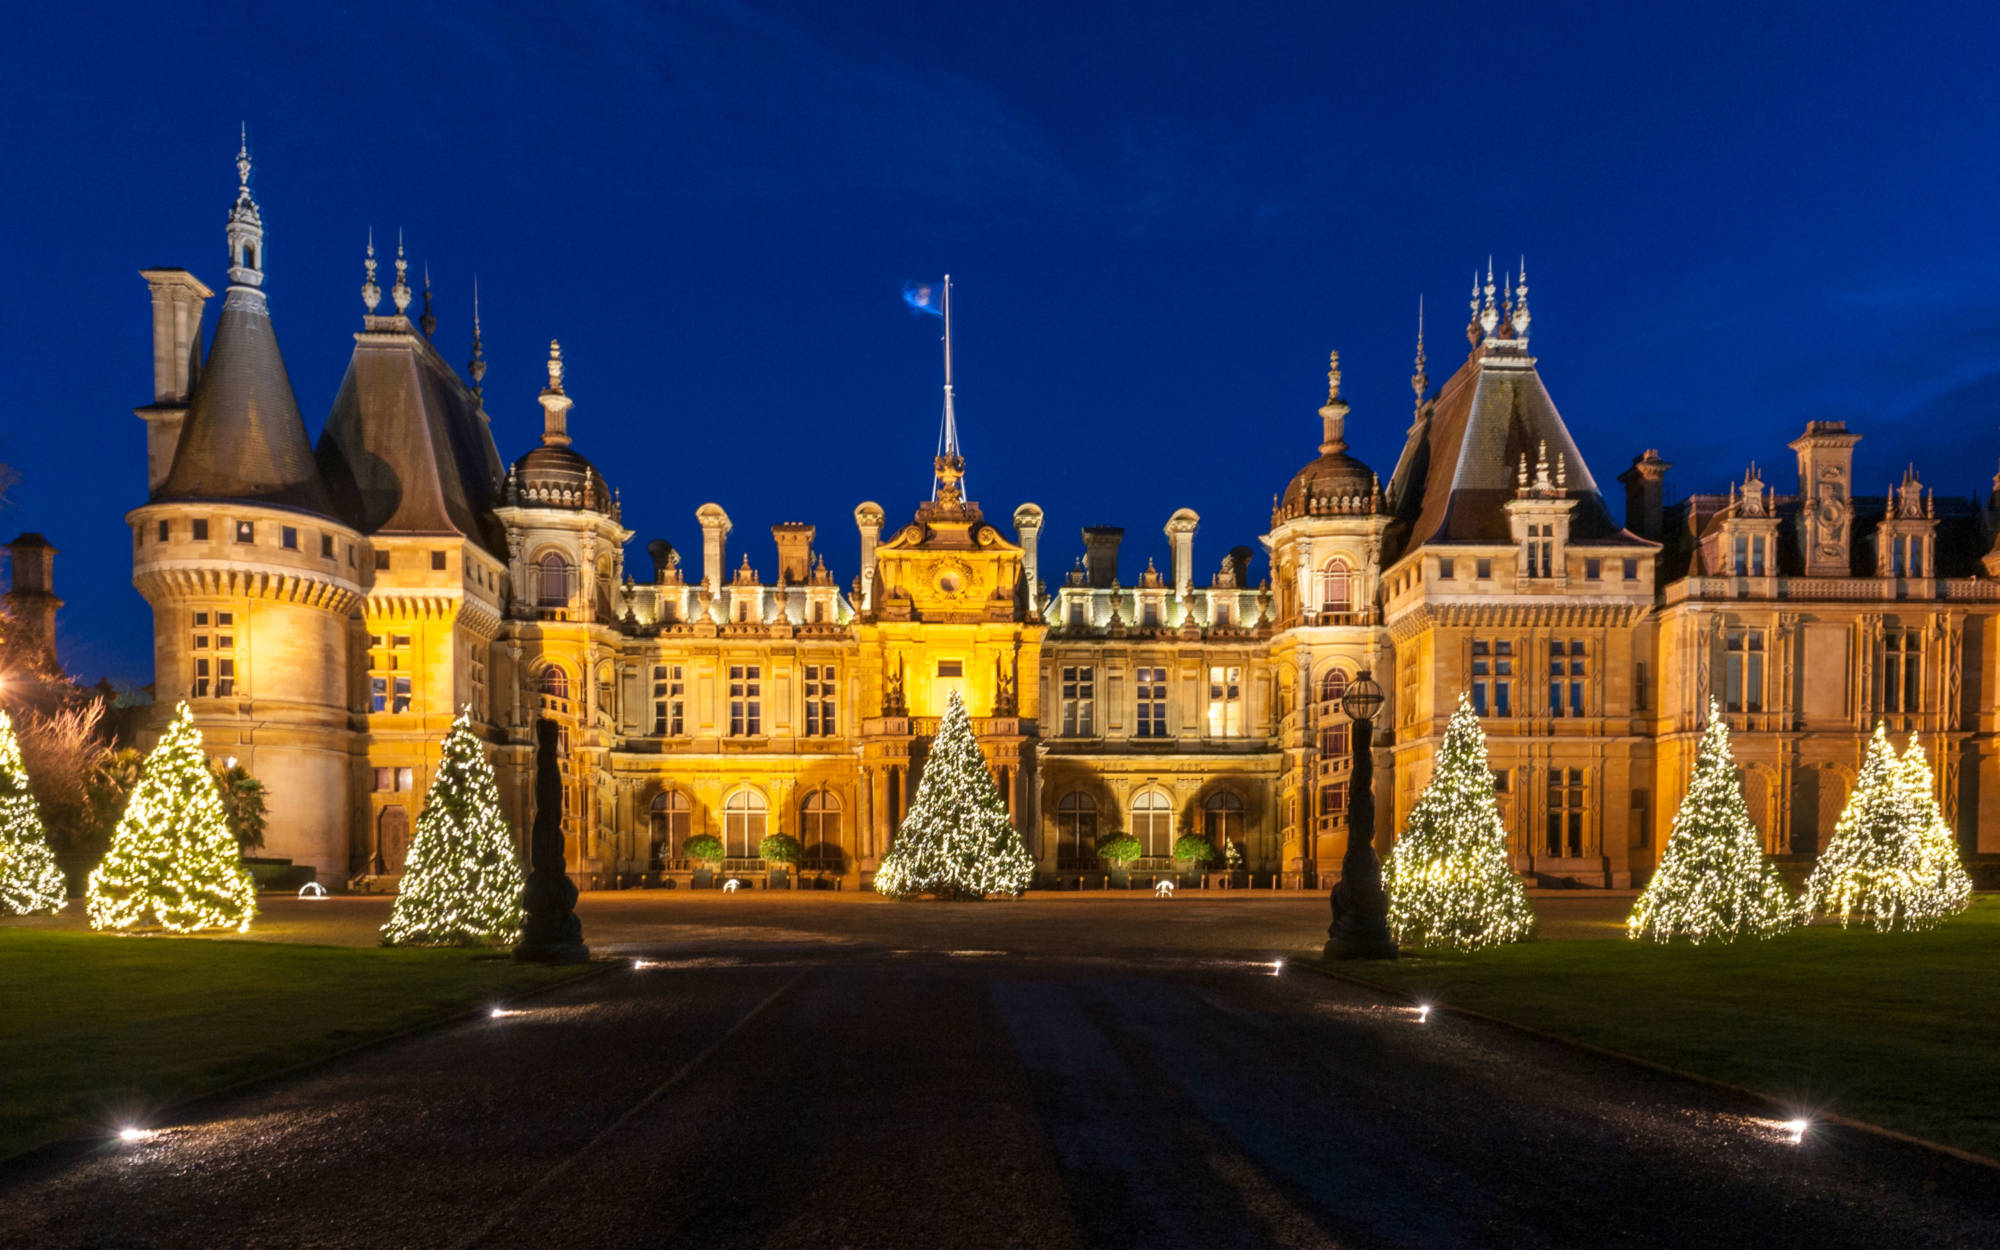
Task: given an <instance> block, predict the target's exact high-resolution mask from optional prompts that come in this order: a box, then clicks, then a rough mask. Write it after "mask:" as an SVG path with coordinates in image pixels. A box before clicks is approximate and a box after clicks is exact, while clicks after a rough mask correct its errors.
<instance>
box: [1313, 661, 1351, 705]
mask: <svg viewBox="0 0 2000 1250" xmlns="http://www.w3.org/2000/svg"><path fill="white" fill-rule="evenodd" d="M1346 693H1347V674H1346V673H1344V672H1342V671H1340V670H1339V669H1337V668H1330V669H1328V670H1326V676H1324V677H1322V678H1320V679H1319V699H1320V702H1322V703H1332V704H1338V703H1339V702H1340V697H1341V696H1342V695H1344V694H1346Z"/></svg>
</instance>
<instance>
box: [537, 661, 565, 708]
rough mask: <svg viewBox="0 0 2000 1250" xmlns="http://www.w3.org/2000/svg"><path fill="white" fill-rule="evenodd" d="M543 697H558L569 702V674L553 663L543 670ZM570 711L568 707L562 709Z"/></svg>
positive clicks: (557, 698)
mask: <svg viewBox="0 0 2000 1250" xmlns="http://www.w3.org/2000/svg"><path fill="white" fill-rule="evenodd" d="M542 697H543V698H546V699H556V700H560V701H561V702H563V703H565V704H567V703H568V701H569V674H568V673H565V672H563V671H562V670H561V669H559V668H557V667H556V666H555V665H553V664H551V665H549V666H548V667H547V668H545V669H543V670H542ZM562 710H563V711H568V710H569V709H568V708H567V707H564V708H563V709H562Z"/></svg>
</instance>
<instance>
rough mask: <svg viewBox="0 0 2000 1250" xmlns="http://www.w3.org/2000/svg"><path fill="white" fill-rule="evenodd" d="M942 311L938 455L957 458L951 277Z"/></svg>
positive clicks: (934, 489)
mask: <svg viewBox="0 0 2000 1250" xmlns="http://www.w3.org/2000/svg"><path fill="white" fill-rule="evenodd" d="M940 311H941V312H942V313H943V314H944V428H943V429H942V430H940V431H939V432H938V455H939V456H957V455H958V454H959V452H958V414H957V413H956V412H954V411H953V410H952V399H951V275H950V274H946V275H945V276H944V298H943V300H942V301H941V306H940ZM931 499H932V500H933V501H935V500H936V499H937V479H936V478H935V477H933V478H932V479H931Z"/></svg>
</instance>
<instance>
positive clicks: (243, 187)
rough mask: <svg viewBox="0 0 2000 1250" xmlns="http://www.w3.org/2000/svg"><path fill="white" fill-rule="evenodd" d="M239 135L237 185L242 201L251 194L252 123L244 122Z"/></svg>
mask: <svg viewBox="0 0 2000 1250" xmlns="http://www.w3.org/2000/svg"><path fill="white" fill-rule="evenodd" d="M237 133H238V141H237V144H236V185H237V189H238V190H239V191H240V192H241V194H240V195H238V196H237V198H238V199H242V198H243V197H244V196H247V195H249V194H250V123H249V122H243V123H242V128H241V129H240V130H239V131H238V132H237Z"/></svg>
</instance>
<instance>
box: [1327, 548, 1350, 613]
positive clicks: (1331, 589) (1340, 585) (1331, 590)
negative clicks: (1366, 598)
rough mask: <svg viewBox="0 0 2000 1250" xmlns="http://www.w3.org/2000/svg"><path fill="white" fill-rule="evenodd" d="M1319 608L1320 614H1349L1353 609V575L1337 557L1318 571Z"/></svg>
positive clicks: (1342, 560)
mask: <svg viewBox="0 0 2000 1250" xmlns="http://www.w3.org/2000/svg"><path fill="white" fill-rule="evenodd" d="M1319 608H1320V611H1322V612H1350V611H1352V610H1353V609H1354V573H1353V571H1352V570H1351V569H1349V568H1348V566H1347V561H1346V560H1344V559H1342V558H1341V557H1339V556H1335V557H1334V558H1333V559H1331V560H1328V561H1327V562H1326V563H1325V564H1323V565H1321V566H1320V570H1319Z"/></svg>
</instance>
